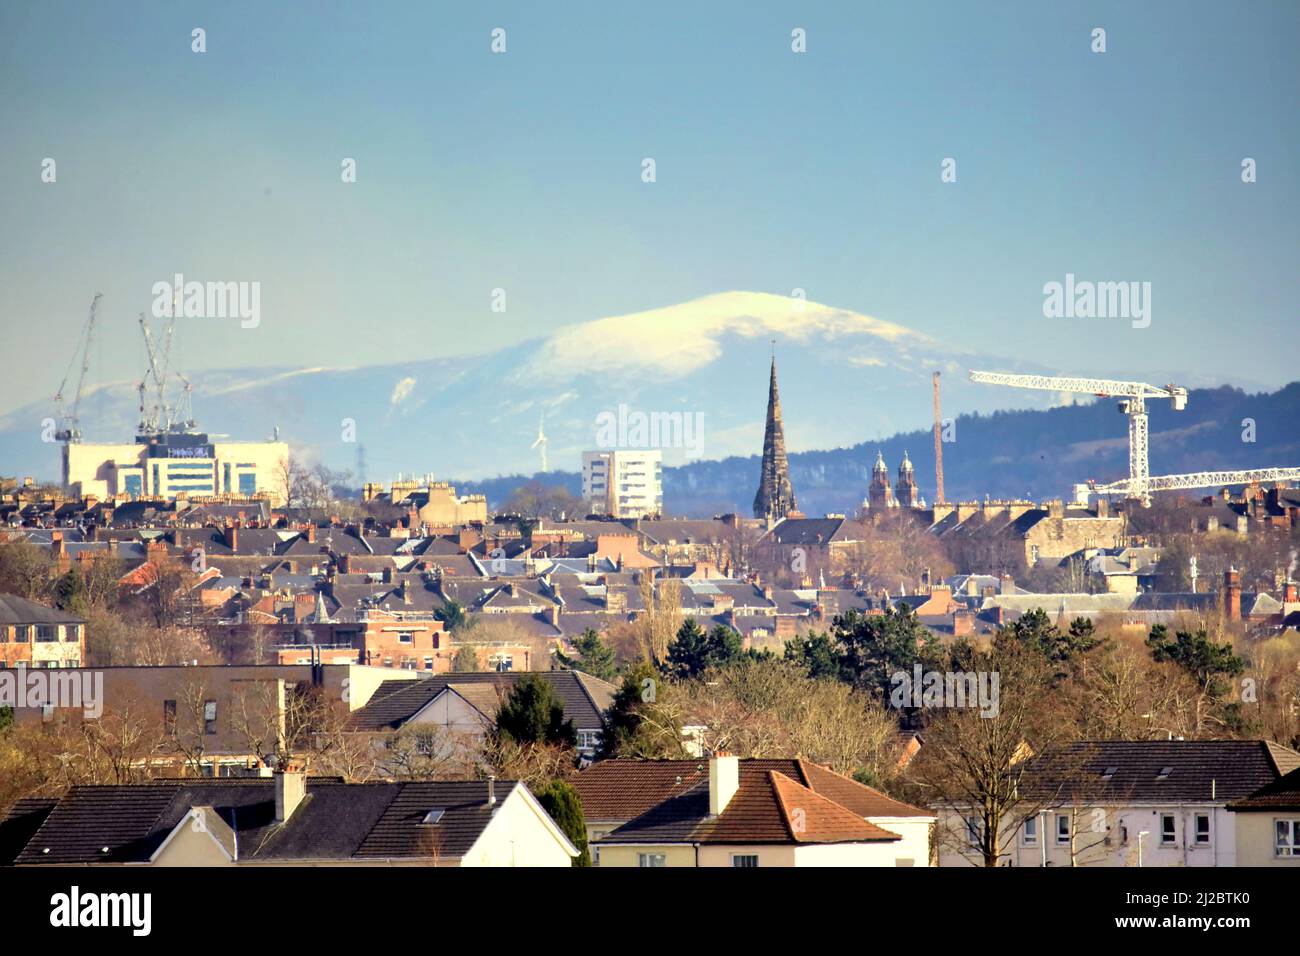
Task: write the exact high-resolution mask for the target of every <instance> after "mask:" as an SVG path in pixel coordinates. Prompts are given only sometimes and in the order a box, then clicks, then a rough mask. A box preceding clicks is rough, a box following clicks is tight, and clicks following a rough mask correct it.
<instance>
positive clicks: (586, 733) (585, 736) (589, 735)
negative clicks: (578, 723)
mask: <svg viewBox="0 0 1300 956" xmlns="http://www.w3.org/2000/svg"><path fill="white" fill-rule="evenodd" d="M599 747H600V731H599V730H580V731H578V749H579V750H592V751H594V750H597V749H599Z"/></svg>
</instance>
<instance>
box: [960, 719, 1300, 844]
mask: <svg viewBox="0 0 1300 956" xmlns="http://www.w3.org/2000/svg"><path fill="white" fill-rule="evenodd" d="M1296 768H1300V753H1296V752H1295V751H1293V750H1290V749H1288V748H1286V747H1282V746H1280V745H1278V744H1274V743H1271V742H1268V741H1262V740H1103V741H1081V742H1078V743H1074V744H1070V745H1069V746H1067V747H1064V748H1060V749H1059V750H1057V751H1054V752H1052V753H1050V754H1040V755H1038V756H1035V757H1033V758H1031V759H1030V760H1028V761H1026V762H1025V764H1024V768H1023V770H1022V772H1021V775H1020V777H1019V779H1018V780H1017V782H1016V786H1017V789H1018V792H1019V794H1020V797H1021V802H1020V804H1019V805H1018V806H1017V807H1016V810H1015V812H1014V813H1008V814H1005V815H1004V816H1003V818H1002V820H1001V821H999V823H998V824H997V825H998V828H999V829H998V839H997V844H998V865H999V866H1063V867H1071V866H1143V867H1152V866H1155V867H1159V866H1185V867H1202V866H1203V867H1230V866H1240V865H1254V864H1248V863H1246V862H1245V859H1243V853H1245V855H1246V858H1248V859H1250V860H1258V859H1259V858H1260V855H1261V853H1264V852H1265V851H1266V850H1267V852H1272V851H1271V850H1269V849H1268V847H1266V846H1264V844H1266V843H1267V834H1266V832H1265V831H1267V830H1268V827H1269V826H1271V825H1272V823H1273V816H1267V817H1266V816H1265V813H1264V811H1265V810H1266V809H1269V807H1268V805H1261V806H1260V807H1259V808H1258V810H1256V809H1254V808H1247V809H1246V811H1245V812H1233V807H1235V806H1237V805H1238V804H1237V803H1235V801H1244V798H1247V797H1248V796H1250V795H1251V794H1253V793H1254V792H1256V791H1257V790H1260V789H1261V788H1267V787H1269V786H1270V785H1275V784H1276V783H1278V782H1280V781H1281V779H1283V778H1284V777H1285V775H1287V774H1288V773H1290V774H1291V776H1292V777H1295V774H1294V773H1291V772H1292V771H1293V770H1295V769H1296ZM1275 815H1276V814H1274V816H1275ZM938 817H939V822H938V827H937V829H936V840H937V842H938V845H939V865H940V866H983V865H985V862H984V848H985V846H986V845H987V844H988V842H989V841H986V840H985V827H986V826H987V825H988V824H987V823H986V821H985V820H984V819H983V817H982V814H981V812H980V810H979V809H978V808H975V807H970V806H944V807H940V808H938ZM1256 818H1259V820H1262V821H1263V822H1262V823H1261V822H1258V821H1257V819H1256ZM1268 832H1271V831H1268ZM1243 835H1245V837H1246V839H1247V841H1248V844H1249V845H1248V846H1247V847H1243V846H1242V845H1241V843H1240V841H1241V839H1242V837H1243ZM1261 847H1262V848H1263V849H1261Z"/></svg>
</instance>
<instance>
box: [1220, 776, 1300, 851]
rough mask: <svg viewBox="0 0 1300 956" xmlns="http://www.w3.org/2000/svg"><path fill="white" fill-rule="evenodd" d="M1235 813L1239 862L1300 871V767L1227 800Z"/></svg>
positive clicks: (1229, 807)
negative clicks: (1231, 800)
mask: <svg viewBox="0 0 1300 956" xmlns="http://www.w3.org/2000/svg"><path fill="white" fill-rule="evenodd" d="M1228 810H1229V811H1230V812H1231V814H1232V816H1233V817H1235V822H1236V831H1237V865H1238V866H1270V867H1289V868H1290V869H1292V870H1293V871H1295V872H1297V873H1300V769H1297V770H1292V771H1291V772H1290V773H1288V774H1287V775H1286V776H1284V777H1282V778H1280V779H1279V780H1276V781H1275V782H1273V783H1271V784H1268V785H1267V786H1264V787H1261V788H1260V789H1259V790H1256V791H1255V792H1254V793H1252V794H1251V795H1250V796H1248V797H1244V798H1243V799H1241V800H1236V801H1234V802H1233V803H1230V804H1228Z"/></svg>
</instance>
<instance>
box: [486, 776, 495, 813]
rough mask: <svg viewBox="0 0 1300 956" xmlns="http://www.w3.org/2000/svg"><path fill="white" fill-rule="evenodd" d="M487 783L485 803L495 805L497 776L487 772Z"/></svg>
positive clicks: (490, 805)
mask: <svg viewBox="0 0 1300 956" xmlns="http://www.w3.org/2000/svg"><path fill="white" fill-rule="evenodd" d="M487 785H488V786H487V805H488V806H489V807H495V806H496V805H497V778H496V775H495V774H491V773H490V774H488V778H487Z"/></svg>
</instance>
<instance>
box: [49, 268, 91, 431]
mask: <svg viewBox="0 0 1300 956" xmlns="http://www.w3.org/2000/svg"><path fill="white" fill-rule="evenodd" d="M101 298H103V294H102V293H99V292H96V293H95V297H94V298H93V299H91V300H90V315H89V316H88V317H87V318H86V324H85V325H84V326H82V329H81V341H80V342H79V343H78V349H77V351H76V352H73V354H72V360H71V362H69V364H68V370H67V371H66V372H64V373H63V381H62V382H60V383H59V390H58V391H57V392H56V393H55V394H54V404H55V408H56V409H57V410H58V413H59V430H58V431H56V432H55V433H54V437H55V438H57V439H58V440H59V441H65V442H73V443H76V442H79V441H81V394H82V391H83V390H84V389H85V387H86V372H87V371H88V370H89V369H90V348H91V344H92V343H93V342H94V339H95V321H96V318H97V316H98V314H99V300H100V299H101ZM78 353H80V355H81V371H80V372H79V373H78V375H77V391H76V392H75V393H74V394H73V396H72V408H71V409H69V408H67V407H66V405H65V404H64V397H63V390H64V389H65V388H67V385H68V378H69V376H71V374H72V367H73V365H75V364H76V363H77V354H78Z"/></svg>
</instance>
